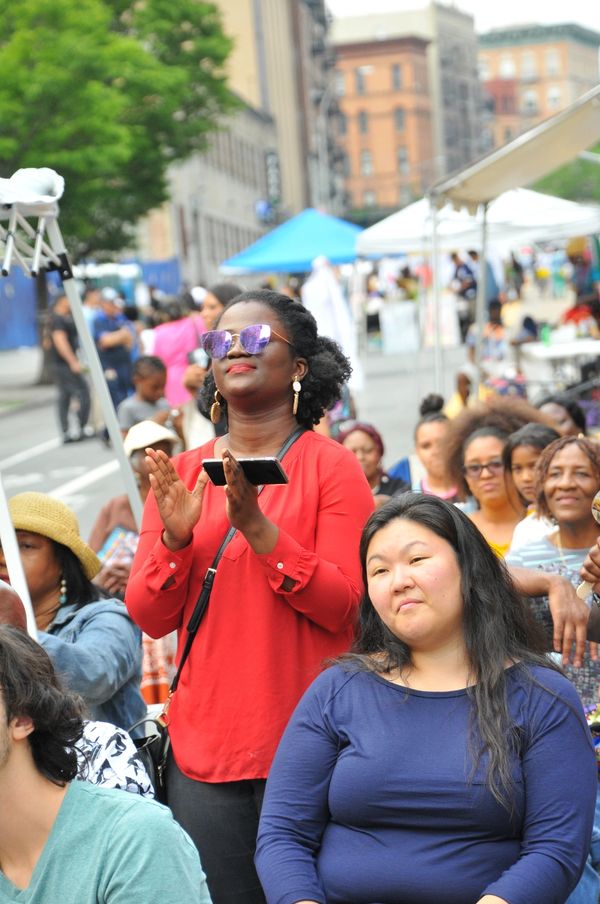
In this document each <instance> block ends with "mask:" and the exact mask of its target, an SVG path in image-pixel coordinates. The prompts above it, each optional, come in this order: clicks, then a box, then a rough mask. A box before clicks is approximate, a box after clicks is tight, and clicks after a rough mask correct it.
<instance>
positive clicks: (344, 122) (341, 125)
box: [338, 110, 348, 135]
mask: <svg viewBox="0 0 600 904" xmlns="http://www.w3.org/2000/svg"><path fill="white" fill-rule="evenodd" d="M347 131H348V119H347V117H346V114H345V113H342V112H341V110H340V112H339V113H338V135H345V134H346V133H347Z"/></svg>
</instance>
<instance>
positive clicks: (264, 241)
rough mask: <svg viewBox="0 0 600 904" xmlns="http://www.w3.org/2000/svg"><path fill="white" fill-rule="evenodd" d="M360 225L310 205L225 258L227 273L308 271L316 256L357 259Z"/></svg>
mask: <svg viewBox="0 0 600 904" xmlns="http://www.w3.org/2000/svg"><path fill="white" fill-rule="evenodd" d="M360 232H362V229H361V228H360V226H355V225H354V223H348V222H347V221H346V220H339V219H338V218H337V217H331V216H329V215H328V214H325V213H319V211H318V210H313V209H312V208H311V207H309V208H307V210H304V211H302V213H299V214H298V215H297V216H295V217H292V219H291V220H288V221H287V222H286V223H282V225H281V226H278V227H277V228H276V229H273V230H272V231H271V232H268V233H267V234H266V235H264V236H263V237H262V238H260V239H259V240H258V241H257V242H254V244H252V245H250V246H249V247H248V248H246V249H245V250H244V251H240V253H239V254H236V255H234V256H233V257H230V258H229V259H228V260H226V261H223V263H222V264H221V270H223V271H226V272H228V273H305V272H307V271H309V270H310V269H311V264H312V262H313V260H314V259H315V257H319V256H320V255H323V256H324V257H326V258H327V259H328V260H329V261H330V262H331V263H332V264H347V263H350V262H351V261H353V260H354V259H355V258H356V237H357V236H358V234H359V233H360Z"/></svg>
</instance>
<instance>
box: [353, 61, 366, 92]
mask: <svg viewBox="0 0 600 904" xmlns="http://www.w3.org/2000/svg"><path fill="white" fill-rule="evenodd" d="M354 80H355V84H356V93H357V94H364V93H365V91H366V85H365V69H364V66H359V67H358V69H355V70H354Z"/></svg>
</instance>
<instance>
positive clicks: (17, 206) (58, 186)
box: [0, 168, 142, 637]
mask: <svg viewBox="0 0 600 904" xmlns="http://www.w3.org/2000/svg"><path fill="white" fill-rule="evenodd" d="M63 187H64V182H63V180H62V178H61V177H60V176H58V174H57V173H55V172H54V171H53V170H49V169H46V168H44V169H24V170H18V171H17V172H16V173H15V174H14V175H13V176H12V177H11V178H10V179H0V258H1V260H2V266H1V271H0V272H1V275H2V276H8V275H9V273H10V271H11V268H12V267H13V265H16V266H18V267H20V268H21V269H22V270H23V272H24V273H25V274H26V275H29V276H31V277H33V278H35V277H37V275H38V274H39V273H40V272H42V271H56V272H57V273H58V274H59V276H60V278H61V280H62V283H63V287H64V291H65V295H66V296H67V298H68V299H69V303H70V305H71V313H72V315H73V319H74V321H75V325H76V327H77V333H78V336H79V341H80V344H81V347H82V349H83V351H84V353H85V356H86V361H87V364H88V367H89V370H90V377H91V380H92V384H93V387H94V389H95V390H96V392H97V394H98V400H99V402H100V406H101V409H102V414H103V417H104V422H105V424H106V428H107V430H108V435H109V437H110V440H111V442H112V448H113V451H114V453H115V456H116V458H117V461H118V464H119V469H120V472H121V475H122V478H123V481H124V484H125V489H126V491H127V496H128V497H129V502H130V504H131V509H132V512H133V515H134V518H135V520H136V522H137V524H138V527H139V525H140V523H141V518H142V502H141V499H140V494H139V490H138V488H137V484H136V481H135V477H134V474H133V471H132V469H131V465H130V463H129V459H128V458H127V455H126V453H125V449H124V447H123V440H122V437H121V430H120V428H119V424H118V421H117V416H116V412H115V409H114V405H113V403H112V399H111V397H110V393H109V391H108V387H107V385H106V380H105V378H104V373H103V370H102V366H101V364H100V358H99V356H98V352H97V349H96V345H95V343H94V341H93V339H92V336H91V334H90V331H89V329H88V327H87V324H86V321H85V317H84V314H83V308H82V302H81V296H80V294H79V289H78V287H77V283H76V281H75V279H74V276H73V269H72V266H71V263H70V261H69V257H68V254H67V249H66V247H65V243H64V240H63V237H62V234H61V231H60V227H59V225H58V214H59V208H58V203H57V202H58V199H59V198H60V197H61V196H62V191H63ZM0 540H1V541H2V547H3V549H4V550H5V555H6V564H7V568H8V572H9V575H10V578H11V583H12V585H13V586H14V588H15V590H17V592H18V593H19V595H20V596H21V598H22V600H23V604H24V605H25V610H26V613H27V627H28V631H29V633H30V634H32V636H34V637H36V636H37V632H36V627H35V617H34V613H33V607H32V605H31V600H30V597H29V592H28V590H27V584H26V581H25V577H24V574H23V569H22V566H21V560H20V557H19V551H18V545H17V541H16V536H15V531H14V528H13V526H12V523H11V520H10V516H9V512H8V504H7V500H6V495H5V492H4V486H3V483H2V474H1V473H0Z"/></svg>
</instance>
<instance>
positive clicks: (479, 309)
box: [473, 201, 488, 399]
mask: <svg viewBox="0 0 600 904" xmlns="http://www.w3.org/2000/svg"><path fill="white" fill-rule="evenodd" d="M481 206H482V208H483V210H482V213H483V216H482V219H481V252H480V255H479V272H478V274H477V300H476V304H475V329H476V333H475V366H476V367H477V378H476V379H477V385H476V386H474V387H473V398H475V399H478V398H479V384H480V383H481V351H482V348H483V328H484V326H485V315H486V304H485V298H486V288H487V287H486V282H487V273H486V270H487V213H488V204H487V201H486V202H485V203H484V204H482V205H481Z"/></svg>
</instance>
